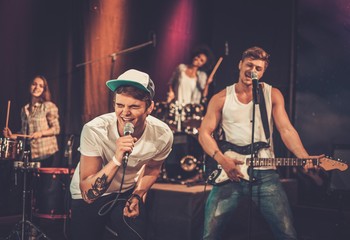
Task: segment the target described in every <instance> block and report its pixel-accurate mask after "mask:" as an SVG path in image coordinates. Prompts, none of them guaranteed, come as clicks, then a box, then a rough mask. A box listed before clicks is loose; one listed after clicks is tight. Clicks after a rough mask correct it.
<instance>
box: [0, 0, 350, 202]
mask: <svg viewBox="0 0 350 240" xmlns="http://www.w3.org/2000/svg"><path fill="white" fill-rule="evenodd" d="M124 1H125V0H124ZM100 4H102V1H97V0H90V1H85V0H84V1H83V0H75V1H70V0H60V1H53V0H27V1H19V0H12V1H11V0H1V1H0V78H1V87H0V126H5V120H6V110H7V102H8V100H11V112H10V119H9V126H10V128H11V129H12V130H17V129H19V128H20V108H21V107H22V106H23V105H24V104H25V103H27V102H28V99H29V98H28V84H29V82H30V81H31V80H32V77H33V76H35V75H36V74H42V75H44V76H46V77H47V79H48V81H49V85H50V88H51V91H52V97H53V101H54V102H55V103H56V104H57V105H58V107H59V111H60V123H61V134H60V136H59V142H60V149H61V151H60V162H61V164H62V166H66V164H67V159H66V158H65V157H64V156H63V150H64V148H65V144H66V139H67V137H68V136H69V135H70V134H74V135H75V136H76V139H77V141H76V143H75V144H76V145H78V143H77V142H78V139H79V134H80V131H81V128H82V126H83V124H84V123H85V122H86V121H87V120H86V119H85V118H84V114H85V113H84V109H85V108H84V107H86V106H85V105H84V104H85V103H84V96H83V95H84V85H85V74H86V73H85V72H84V67H80V68H77V67H76V64H78V63H81V62H84V61H85V60H86V59H85V58H84V54H85V52H84V47H86V46H85V39H84V34H83V33H84V31H86V26H87V25H88V24H89V22H88V21H87V20H86V19H87V16H89V14H94V15H95V16H98V15H99V14H100V13H99V12H98V11H97V12H96V8H97V9H98V7H99V5H100ZM128 4H129V7H128V11H129V18H128V19H125V27H126V28H127V29H128V34H129V36H130V37H129V39H131V40H130V41H129V42H127V43H125V46H124V48H128V47H131V46H135V45H137V44H140V43H143V42H145V41H148V40H149V39H150V35H152V33H156V35H157V45H156V46H155V47H152V46H148V47H146V48H143V49H140V50H139V51H135V52H132V53H130V54H125V55H122V56H119V57H118V59H117V61H116V63H115V65H114V67H115V70H116V71H115V77H116V76H117V75H119V74H120V73H121V72H123V71H124V70H126V69H129V68H136V69H140V70H144V71H146V72H148V73H149V74H150V76H151V77H152V79H153V80H154V82H155V84H156V87H157V89H156V99H155V100H156V101H164V100H165V98H166V91H167V81H168V79H169V77H170V76H171V73H172V71H173V70H174V69H175V67H176V66H177V65H178V64H179V63H180V62H188V61H189V53H190V49H191V48H192V47H193V46H195V45H197V44H199V43H205V44H207V45H209V46H210V47H211V49H212V50H213V52H214V54H215V56H216V57H217V58H218V57H220V56H223V57H224V61H223V63H222V64H221V66H220V68H219V70H218V71H217V73H216V75H215V81H214V84H213V85H212V86H211V90H210V91H211V94H213V93H215V92H217V91H219V90H221V89H223V88H224V87H225V86H227V85H230V84H232V83H234V82H235V81H236V80H237V74H238V70H237V66H238V63H239V60H240V57H241V53H242V52H243V51H244V50H245V49H247V48H248V47H251V46H254V45H257V46H260V47H262V48H264V49H265V50H266V51H267V52H268V53H270V55H271V58H270V61H271V64H270V66H269V68H268V69H267V72H266V74H265V75H264V78H263V79H262V80H263V81H265V82H267V83H269V84H272V85H273V86H275V87H277V88H279V89H280V90H281V91H282V93H283V94H284V96H285V104H286V109H287V112H288V113H289V116H290V118H291V121H292V122H293V124H294V125H295V127H296V129H297V130H298V132H299V134H300V136H301V139H302V141H303V143H304V145H305V147H306V149H307V150H308V151H309V153H310V154H312V155H319V154H322V153H324V154H327V155H334V152H335V151H337V150H339V149H340V151H338V153H340V156H337V157H340V158H342V159H343V160H348V159H346V158H347V157H349V155H348V154H346V151H345V153H344V151H342V150H343V149H348V148H349V145H350V139H349V132H350V119H349V118H350V106H349V104H348V102H349V97H350V87H349V86H350V84H349V83H348V81H349V80H348V78H349V76H350V68H349V67H348V56H349V54H350V34H349V30H350V3H349V2H348V1H347V0H332V1H316V0H303V1H297V0H286V1H279V0H264V1H261V0H260V1H259V0H237V1H229V0H226V1H225V0H182V1H164V0H149V1H141V0H128ZM180 4H183V8H184V10H183V11H180V10H179V9H178V5H180ZM189 6H190V7H191V8H190V9H189V8H188V7H189ZM175 10H176V11H175ZM181 13H182V14H181ZM186 14H187V15H186ZM183 15H185V16H183ZM184 17H187V18H188V19H189V21H188V22H186V21H185V23H188V25H186V24H185V25H184V26H183V27H176V23H177V22H176V20H177V19H178V18H182V19H183V18H184ZM170 20H171V24H169V22H170ZM174 34H177V36H181V37H178V38H177V39H175V40H174V39H173V38H171V36H173V35H174ZM169 39H170V40H171V41H172V43H175V44H174V45H169V42H170V41H169ZM173 46H178V47H173ZM120 50H121V49H120ZM120 61H122V62H123V64H120ZM106 64H109V62H108V61H106ZM97 80H98V81H101V84H104V83H105V81H106V80H108V79H97ZM87 97H88V96H87ZM102 113H103V112H98V111H96V112H94V113H93V114H94V115H99V114H102ZM83 119H84V120H83ZM275 146H276V155H277V156H282V157H284V156H288V155H289V153H288V152H287V151H286V149H285V147H284V146H283V144H282V143H281V140H280V138H279V136H278V134H275ZM76 147H77V146H76ZM75 149H76V148H75ZM74 161H75V163H76V162H77V161H78V154H77V151H75V152H74ZM281 173H282V174H283V175H284V176H285V177H297V178H299V179H301V181H302V182H301V187H300V188H301V189H302V190H303V192H302V194H301V195H300V197H299V198H300V201H305V202H307V203H308V204H310V205H317V204H326V203H325V202H327V201H328V200H326V198H327V197H329V182H331V181H332V174H331V173H322V174H321V175H320V174H317V176H316V177H317V178H318V180H319V179H321V182H315V181H313V180H312V179H313V178H310V177H309V176H304V175H301V174H300V173H299V172H298V171H291V170H290V169H285V170H284V169H282V170H281ZM1 174H2V173H0V175H1ZM336 174H338V173H337V172H335V173H334V175H336ZM341 174H342V175H341V177H340V178H341V180H340V181H341V182H342V185H341V187H338V185H335V186H333V188H332V189H331V190H341V191H343V190H344V191H345V193H347V192H348V190H349V185H348V182H349V181H350V179H349V171H346V172H344V173H341ZM338 188H340V189H338ZM310 189H313V190H312V191H309V190H310ZM327 206H329V205H327Z"/></svg>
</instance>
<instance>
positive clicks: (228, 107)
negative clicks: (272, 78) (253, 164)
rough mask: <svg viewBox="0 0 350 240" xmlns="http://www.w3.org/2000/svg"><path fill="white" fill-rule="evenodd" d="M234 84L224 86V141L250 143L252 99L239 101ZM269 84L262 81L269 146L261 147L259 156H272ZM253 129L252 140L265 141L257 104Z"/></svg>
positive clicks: (241, 144) (240, 144)
mask: <svg viewBox="0 0 350 240" xmlns="http://www.w3.org/2000/svg"><path fill="white" fill-rule="evenodd" d="M235 86H236V84H233V85H231V86H228V87H226V99H225V103H224V107H223V110H222V123H221V124H222V128H223V130H224V132H225V138H226V141H228V142H230V143H233V144H235V145H237V146H246V145H249V144H251V139H252V123H251V121H252V113H253V101H251V102H249V103H248V104H244V103H242V102H240V101H239V100H238V98H237V95H236V91H235ZM271 89H272V87H271V85H268V84H266V83H264V87H263V93H264V97H265V102H266V111H267V118H268V123H269V127H270V146H271V147H270V148H267V149H261V150H260V151H259V157H262V158H274V152H273V141H272V132H273V120H272V117H271V116H272V114H271V110H272V100H271ZM255 114H256V115H255V131H254V142H259V141H262V142H267V139H266V137H265V132H264V127H263V124H262V120H261V115H260V109H259V105H256V106H255ZM255 169H275V167H259V168H255Z"/></svg>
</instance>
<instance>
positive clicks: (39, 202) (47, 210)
mask: <svg viewBox="0 0 350 240" xmlns="http://www.w3.org/2000/svg"><path fill="white" fill-rule="evenodd" d="M73 172H74V170H73V169H71V173H69V169H68V168H39V169H38V170H37V171H36V173H35V174H34V191H33V216H36V217H39V218H47V219H60V218H67V216H68V213H69V210H68V209H67V206H68V204H67V203H68V199H69V184H70V179H71V176H72V174H73Z"/></svg>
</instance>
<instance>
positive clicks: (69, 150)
mask: <svg viewBox="0 0 350 240" xmlns="http://www.w3.org/2000/svg"><path fill="white" fill-rule="evenodd" d="M73 144H74V134H71V135H70V136H69V138H68V141H67V146H66V149H65V151H64V157H66V158H68V176H69V178H70V177H71V170H72V165H73V159H72V149H73ZM67 189H68V190H67ZM67 193H69V187H66V193H65V198H67V197H68V198H69V199H65V201H66V202H67V203H68V204H67V206H65V209H64V210H65V214H66V218H65V219H64V223H63V234H64V236H65V237H66V238H67V239H68V237H67V221H69V220H70V195H69V194H68V195H67ZM68 223H69V222H68Z"/></svg>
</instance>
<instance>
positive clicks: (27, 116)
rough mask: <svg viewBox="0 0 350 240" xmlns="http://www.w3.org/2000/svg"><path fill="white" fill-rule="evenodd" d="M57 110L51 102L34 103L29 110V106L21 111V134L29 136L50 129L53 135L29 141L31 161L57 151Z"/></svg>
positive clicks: (58, 129)
mask: <svg viewBox="0 0 350 240" xmlns="http://www.w3.org/2000/svg"><path fill="white" fill-rule="evenodd" d="M58 118H59V115H58V108H57V106H56V105H55V104H54V103H53V102H43V103H36V104H35V105H34V107H33V109H32V111H31V110H30V106H29V104H27V105H25V106H24V107H23V108H22V111H21V120H22V130H21V132H22V133H23V134H28V135H31V134H33V133H34V132H40V131H44V130H47V129H51V130H52V133H53V135H52V136H45V137H41V138H37V139H31V140H30V148H31V149H30V150H31V154H32V160H40V159H44V158H47V157H49V156H51V155H53V154H54V153H55V152H57V151H58V145H57V138H56V135H58V134H59V133H60V123H59V121H58Z"/></svg>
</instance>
